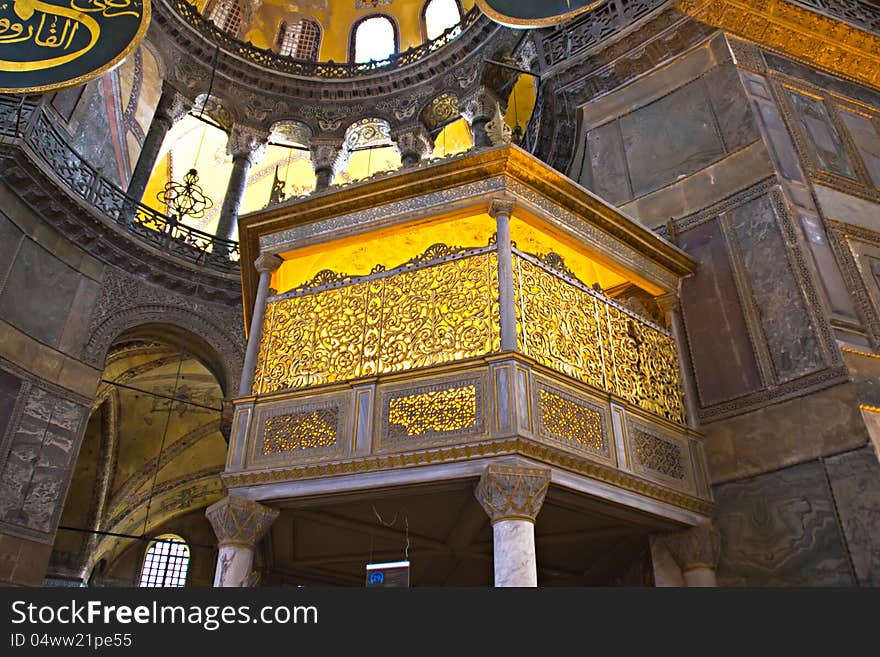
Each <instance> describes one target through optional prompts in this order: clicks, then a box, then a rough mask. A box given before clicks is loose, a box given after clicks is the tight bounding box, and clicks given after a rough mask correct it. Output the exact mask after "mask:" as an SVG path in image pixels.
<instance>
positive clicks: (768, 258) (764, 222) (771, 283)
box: [726, 196, 824, 380]
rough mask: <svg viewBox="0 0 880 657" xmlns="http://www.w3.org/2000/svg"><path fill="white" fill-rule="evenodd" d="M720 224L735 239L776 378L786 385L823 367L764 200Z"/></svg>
mask: <svg viewBox="0 0 880 657" xmlns="http://www.w3.org/2000/svg"><path fill="white" fill-rule="evenodd" d="M726 221H728V222H729V225H730V227H731V229H732V231H733V233H734V235H735V236H736V241H737V246H738V247H739V251H740V256H741V258H742V264H743V271H744V274H745V276H746V278H747V280H748V284H749V288H750V293H751V295H752V296H753V298H754V300H755V303H756V305H757V307H758V314H759V317H760V321H761V326H762V328H763V332H764V337H765V339H766V341H767V346H768V349H769V352H770V358H771V359H772V361H773V366H774V370H775V372H776V375H777V376H778V377H779V378H780V379H782V380H789V379H793V378H796V377H798V376H802V375H804V374H806V373H808V372H812V371H815V370H817V369H820V368H821V367H823V366H824V365H823V358H822V354H821V353H820V350H819V344H818V340H817V339H816V335H815V332H814V329H813V326H812V324H811V322H810V319H809V315H808V314H807V307H806V302H805V301H804V298H803V296H802V294H801V292H800V289H799V287H798V283H797V280H796V279H795V277H794V273H793V272H792V270H791V266H790V264H789V261H788V257H787V254H786V251H787V248H786V245H785V242H784V240H783V237H782V233H781V232H780V228H779V221H780V218H779V217H777V215H776V211H775V209H774V207H773V203H772V201H771V199H770V197H769V196H760V197H758V198H756V199H753V200H751V201H748V202H747V203H745V204H743V205H740V206H738V207H736V208H734V209H732V210H731V211H730V212H729V214H728V216H727V217H726Z"/></svg>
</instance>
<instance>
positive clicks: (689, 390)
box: [655, 292, 700, 428]
mask: <svg viewBox="0 0 880 657" xmlns="http://www.w3.org/2000/svg"><path fill="white" fill-rule="evenodd" d="M655 301H656V302H657V306H658V307H659V308H660V311H661V312H662V313H663V314H664V316H665V318H666V326H667V327H669V332H670V333H671V334H672V340H673V342H674V343H675V350H676V353H677V355H678V372H679V378H680V380H681V385H682V388H683V389H684V410H685V414H686V415H687V423H688V426H690V427H692V428H697V427H698V426H699V421H700V420H699V418H700V416H699V412H698V411H699V405H698V404H697V385H696V382H695V381H694V377H693V373H692V372H691V369H690V368H689V367H687V366H686V362H687V361H686V358H687V341H686V340H685V337H684V335H685V334H684V325H683V324H682V321H681V299H680V298H679V296H678V295H677V294H674V293H672V292H670V293H668V294H664V295H662V296H659V297H657V298H656V299H655Z"/></svg>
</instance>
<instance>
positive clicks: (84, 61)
mask: <svg viewBox="0 0 880 657" xmlns="http://www.w3.org/2000/svg"><path fill="white" fill-rule="evenodd" d="M149 24H150V0H6V1H5V2H3V3H2V4H0V93H15V92H24V93H30V92H45V91H55V90H58V89H64V88H67V87H70V86H73V85H77V84H83V83H84V82H88V81H89V80H92V79H93V78H96V77H98V76H99V75H101V74H102V73H104V72H106V71H108V70H110V69H112V68H113V67H114V66H116V65H117V64H119V63H120V62H121V61H122V60H123V59H125V58H126V57H127V56H128V55H129V53H131V52H132V51H133V50H134V49H135V48H136V47H137V46H138V45H139V44H140V42H141V40H142V39H143V37H144V34H146V32H147V27H148V26H149Z"/></svg>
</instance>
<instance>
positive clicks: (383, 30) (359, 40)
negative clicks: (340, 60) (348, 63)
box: [350, 16, 397, 64]
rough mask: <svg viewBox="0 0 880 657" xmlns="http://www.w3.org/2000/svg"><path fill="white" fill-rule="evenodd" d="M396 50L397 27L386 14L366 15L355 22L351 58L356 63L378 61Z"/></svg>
mask: <svg viewBox="0 0 880 657" xmlns="http://www.w3.org/2000/svg"><path fill="white" fill-rule="evenodd" d="M396 52H397V27H396V26H395V25H394V21H392V20H391V19H390V18H388V17H387V16H367V17H366V18H364V19H362V20H361V21H359V22H358V23H356V24H355V26H354V29H353V30H352V37H351V53H350V57H351V60H352V61H353V62H355V63H357V64H364V63H366V62H379V61H382V60H383V59H388V58H389V57H391V55H393V54H394V53H396Z"/></svg>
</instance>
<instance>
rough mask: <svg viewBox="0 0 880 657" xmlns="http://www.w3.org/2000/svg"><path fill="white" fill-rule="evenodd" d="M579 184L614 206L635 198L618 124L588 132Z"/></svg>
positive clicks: (607, 124) (608, 124) (612, 122)
mask: <svg viewBox="0 0 880 657" xmlns="http://www.w3.org/2000/svg"><path fill="white" fill-rule="evenodd" d="M584 157H585V159H586V160H587V161H586V162H585V163H584V166H583V168H582V169H581V180H580V183H581V184H582V185H584V186H585V187H587V188H588V189H591V190H592V191H593V192H595V193H596V194H598V195H599V196H600V197H602V198H603V199H604V200H606V201H608V202H609V203H613V204H615V205H617V204H620V203H622V202H624V201H627V200H629V199H631V198H632V192H631V191H630V188H629V179H628V174H627V170H626V159H625V157H624V153H623V140H622V138H621V135H620V126H619V124H618V122H617V121H611V122H610V123H606V124H605V125H603V126H600V127H598V128H596V129H595V130H590V131H589V132H588V133H587V146H586V148H585V149H584Z"/></svg>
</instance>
